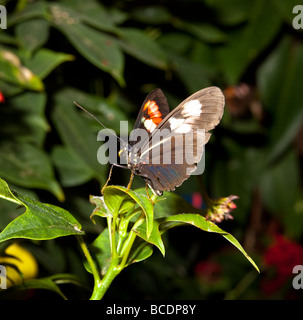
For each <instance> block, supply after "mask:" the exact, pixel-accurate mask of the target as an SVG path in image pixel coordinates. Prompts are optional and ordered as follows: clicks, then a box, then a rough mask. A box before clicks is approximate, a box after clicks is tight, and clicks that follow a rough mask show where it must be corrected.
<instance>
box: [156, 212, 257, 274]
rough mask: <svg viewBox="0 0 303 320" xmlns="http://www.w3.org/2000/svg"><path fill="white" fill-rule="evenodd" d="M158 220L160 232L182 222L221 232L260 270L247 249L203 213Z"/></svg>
mask: <svg viewBox="0 0 303 320" xmlns="http://www.w3.org/2000/svg"><path fill="white" fill-rule="evenodd" d="M158 221H159V223H160V232H162V233H163V232H165V231H166V230H168V229H171V228H173V227H175V226H178V225H180V224H191V225H193V226H195V227H197V228H199V229H201V230H204V231H207V232H214V233H218V234H221V235H222V236H223V237H224V238H225V239H227V240H228V241H229V242H231V243H232V244H233V245H234V246H235V247H236V248H238V249H239V250H240V251H241V252H242V253H243V255H244V256H245V257H246V259H247V260H248V261H249V262H250V263H251V264H252V265H253V266H254V267H255V268H256V270H257V271H258V272H260V271H259V268H258V267H257V265H256V264H255V262H254V261H253V260H252V259H251V257H250V256H249V255H248V254H247V253H246V252H245V250H244V249H243V247H242V246H241V245H240V243H239V242H238V241H237V240H236V239H235V238H234V237H233V236H232V235H231V234H230V233H228V232H226V231H224V230H222V229H220V228H219V227H218V226H217V225H216V224H214V223H212V222H211V221H208V220H206V219H205V218H204V217H202V216H201V215H199V214H178V215H173V216H169V217H166V218H162V219H159V220H158Z"/></svg>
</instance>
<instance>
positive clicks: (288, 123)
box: [257, 37, 303, 161]
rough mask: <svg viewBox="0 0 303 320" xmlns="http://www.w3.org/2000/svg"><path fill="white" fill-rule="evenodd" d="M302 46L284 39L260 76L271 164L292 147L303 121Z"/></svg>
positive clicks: (261, 69)
mask: <svg viewBox="0 0 303 320" xmlns="http://www.w3.org/2000/svg"><path fill="white" fill-rule="evenodd" d="M302 74H303V45H301V44H299V43H297V42H293V41H292V38H290V37H284V39H283V40H282V41H281V42H280V44H279V46H278V47H277V48H276V49H275V51H274V52H273V53H272V54H271V55H270V56H269V57H268V59H267V60H266V61H265V62H264V64H263V65H262V66H261V68H260V69H259V72H258V74H257V76H258V83H259V87H260V92H261V95H262V99H263V101H264V107H265V108H266V109H267V110H268V111H269V112H270V113H271V115H272V117H273V119H274V123H273V125H272V126H271V129H270V132H269V135H270V141H269V142H270V150H269V152H270V154H269V161H274V160H275V159H277V158H279V156H280V155H281V154H283V152H284V151H285V150H286V148H287V147H288V146H289V145H290V143H292V141H293V138H294V136H295V135H296V133H297V132H298V130H299V128H300V126H301V123H302V119H303V91H302V90H301V83H302V81H303V77H302Z"/></svg>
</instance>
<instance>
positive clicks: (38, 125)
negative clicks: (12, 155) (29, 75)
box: [0, 91, 49, 146]
mask: <svg viewBox="0 0 303 320" xmlns="http://www.w3.org/2000/svg"><path fill="white" fill-rule="evenodd" d="M9 105H10V109H9V111H7V112H8V113H7V114H4V119H5V121H3V123H2V121H1V120H2V119H1V120H0V123H1V131H2V133H4V134H5V135H7V136H10V137H12V138H13V139H14V140H16V141H19V142H21V143H33V144H38V145H39V146H42V145H43V143H44V140H45V135H46V133H47V131H48V130H49V125H48V123H47V120H46V117H45V105H46V94H45V93H44V92H31V91H25V92H23V93H22V94H19V95H17V96H15V97H12V98H10V99H9ZM16 114H18V117H16ZM4 119H3V120H4Z"/></svg>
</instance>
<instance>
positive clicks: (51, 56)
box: [25, 48, 75, 79]
mask: <svg viewBox="0 0 303 320" xmlns="http://www.w3.org/2000/svg"><path fill="white" fill-rule="evenodd" d="M74 59H75V58H74V56H72V55H71V54H66V53H62V52H55V51H51V50H48V49H44V48H42V49H40V50H38V51H37V52H36V53H35V54H34V55H33V56H32V57H30V58H29V59H27V60H26V61H25V65H26V66H27V67H28V68H29V69H30V70H32V71H33V72H34V73H35V74H36V75H37V76H38V77H40V78H41V79H44V78H45V77H46V76H48V75H49V74H50V73H51V72H52V71H53V70H54V69H55V68H56V67H58V66H59V65H60V64H61V63H63V62H66V61H73V60H74Z"/></svg>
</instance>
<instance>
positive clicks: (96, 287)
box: [77, 236, 102, 294]
mask: <svg viewBox="0 0 303 320" xmlns="http://www.w3.org/2000/svg"><path fill="white" fill-rule="evenodd" d="M77 240H78V242H79V244H80V247H81V249H82V251H83V253H84V255H85V258H86V260H87V262H88V264H89V265H90V268H91V270H92V274H93V277H94V282H95V283H94V291H93V294H94V292H95V291H98V290H99V288H100V286H101V284H102V281H101V278H100V275H99V272H98V270H97V268H96V265H95V263H94V260H93V258H92V256H91V255H90V253H89V250H88V248H87V246H86V244H85V242H84V240H83V237H82V236H77Z"/></svg>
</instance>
